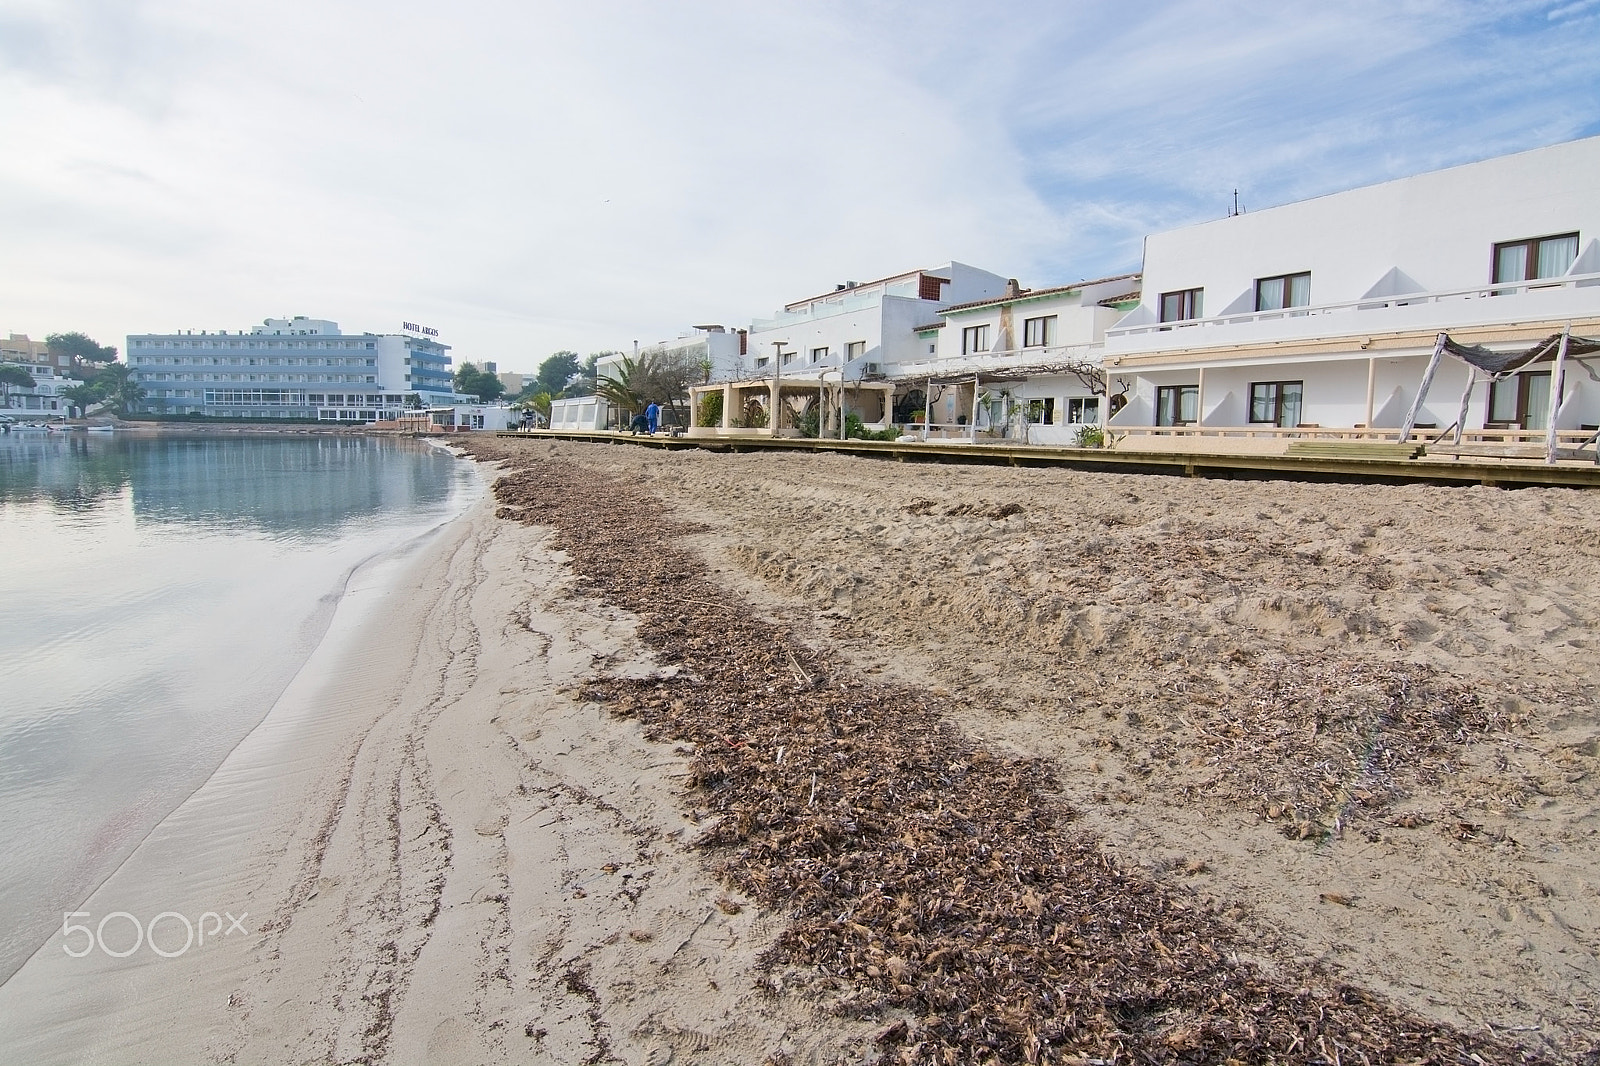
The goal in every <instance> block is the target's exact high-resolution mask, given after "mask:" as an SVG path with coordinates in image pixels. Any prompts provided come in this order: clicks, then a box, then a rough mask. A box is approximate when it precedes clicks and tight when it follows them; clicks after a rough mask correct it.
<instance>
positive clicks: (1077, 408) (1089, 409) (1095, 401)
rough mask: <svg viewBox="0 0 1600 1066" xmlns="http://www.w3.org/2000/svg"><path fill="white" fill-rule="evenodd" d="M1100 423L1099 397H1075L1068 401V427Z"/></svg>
mask: <svg viewBox="0 0 1600 1066" xmlns="http://www.w3.org/2000/svg"><path fill="white" fill-rule="evenodd" d="M1098 421H1100V398H1099V397H1097V396H1074V397H1069V398H1068V400H1067V425H1069V426H1073V425H1082V424H1083V423H1085V422H1098Z"/></svg>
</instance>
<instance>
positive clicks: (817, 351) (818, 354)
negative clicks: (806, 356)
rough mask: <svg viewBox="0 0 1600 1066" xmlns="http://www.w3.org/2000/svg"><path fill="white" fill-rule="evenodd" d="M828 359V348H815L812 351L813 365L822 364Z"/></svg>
mask: <svg viewBox="0 0 1600 1066" xmlns="http://www.w3.org/2000/svg"><path fill="white" fill-rule="evenodd" d="M826 358H828V349H826V348H813V349H811V361H812V362H813V363H820V362H822V361H823V360H824V359H826Z"/></svg>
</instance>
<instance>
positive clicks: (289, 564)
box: [0, 433, 483, 980]
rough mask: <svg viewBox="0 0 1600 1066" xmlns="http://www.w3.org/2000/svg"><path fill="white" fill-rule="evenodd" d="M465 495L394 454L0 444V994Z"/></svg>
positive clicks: (228, 443)
mask: <svg viewBox="0 0 1600 1066" xmlns="http://www.w3.org/2000/svg"><path fill="white" fill-rule="evenodd" d="M482 491H483V489H482V482H481V479H479V477H478V476H477V474H476V472H475V471H474V470H473V469H472V464H470V463H467V462H463V461H461V460H459V459H456V458H454V457H452V456H451V455H449V454H448V453H446V452H444V451H441V450H439V449H437V448H434V447H431V446H428V445H426V444H422V443H419V442H413V441H394V440H384V439H375V438H364V437H316V436H303V437H302V436H294V437H270V438H241V437H236V436H230V437H226V438H222V437H168V438H159V439H158V438H149V437H137V436H131V435H122V434H115V435H100V434H85V433H70V434H48V435H47V434H38V433H32V434H30V433H12V434H8V435H4V436H0V812H3V815H4V816H3V817H0V928H4V929H5V930H6V931H7V934H8V935H7V936H5V937H4V938H3V940H0V980H3V979H4V978H6V977H9V976H10V975H11V974H12V973H13V972H15V970H16V969H17V968H18V967H19V966H20V965H21V964H22V963H23V962H24V961H26V960H27V957H28V956H29V955H30V954H32V953H33V951H34V950H35V949H36V948H37V947H38V946H39V944H40V943H42V942H43V941H44V939H45V938H46V937H47V936H48V935H49V934H50V932H51V931H52V930H54V929H55V928H57V927H59V925H60V923H61V915H62V912H64V911H71V910H74V909H75V908H76V905H77V904H78V903H79V902H81V901H82V900H83V899H84V898H85V897H86V896H87V895H88V894H89V892H90V891H91V890H92V889H93V888H94V887H95V886H96V885H97V884H99V882H100V881H101V880H103V879H104V878H105V877H106V876H107V875H108V874H109V873H111V871H112V870H114V869H115V868H116V866H117V865H118V864H119V863H120V862H121V861H122V860H123V859H124V858H125V857H126V856H127V855H128V854H129V853H130V852H131V851H132V850H133V848H134V847H135V846H136V845H137V844H138V842H139V841H140V840H141V839H142V838H143V837H144V835H145V834H146V833H148V832H149V830H150V829H151V828H152V827H153V826H154V825H155V824H156V823H157V822H159V821H160V820H161V819H162V818H163V817H164V816H165V815H166V814H167V813H168V812H170V811H171V810H172V809H173V808H174V807H176V806H177V805H178V804H179V803H181V802H182V801H183V799H184V798H185V797H186V796H188V795H189V793H191V792H192V791H194V789H195V788H197V787H198V786H199V785H200V784H201V783H202V782H204V781H205V779H206V778H207V777H208V776H209V775H210V774H211V772H212V771H213V770H214V769H215V768H216V767H217V765H218V764H220V763H221V761H222V759H223V758H224V757H225V756H226V755H227V753H228V752H229V751H230V750H231V749H232V748H233V747H234V745H236V744H237V743H238V742H239V741H240V740H242V739H243V738H244V736H245V734H247V733H248V732H249V731H250V730H251V729H252V728H253V727H254V726H255V725H256V724H257V723H258V722H259V721H260V720H261V718H262V716H263V715H264V714H265V713H266V712H267V710H268V709H270V707H271V706H272V703H273V701H274V700H275V699H276V697H277V696H278V694H279V693H280V692H281V691H282V690H283V688H284V686H285V685H287V684H288V682H289V680H290V679H291V678H292V677H293V676H294V673H295V671H296V670H297V669H298V668H299V667H300V666H301V664H303V663H304V661H305V660H306V658H307V656H308V655H309V654H310V653H311V650H312V649H313V648H314V647H315V646H316V643H317V641H318V640H319V639H320V637H321V635H322V633H323V632H324V630H325V629H326V627H327V624H328V621H329V619H330V618H331V616H332V612H333V609H334V607H335V606H336V605H337V604H338V601H339V596H340V592H341V589H342V587H343V585H344V582H345V580H346V578H347V577H348V575H349V574H350V573H351V571H352V570H353V569H354V568H355V567H356V566H358V565H359V564H361V563H362V562H364V561H366V560H368V559H371V558H373V557H374V556H376V555H380V554H382V553H385V552H389V551H393V550H395V549H398V548H401V547H403V546H404V545H406V544H408V543H410V542H411V541H413V540H415V538H417V537H419V536H423V535H425V534H426V533H427V532H428V531H429V530H432V529H435V528H437V527H438V526H439V525H440V524H441V523H443V522H445V521H447V520H448V519H449V518H451V517H454V516H455V515H456V514H459V513H460V512H461V511H462V510H464V509H465V507H466V506H467V505H468V504H469V503H471V502H472V501H473V500H475V499H476V498H477V497H478V496H479V495H480V494H481V493H482Z"/></svg>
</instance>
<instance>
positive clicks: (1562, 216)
mask: <svg viewBox="0 0 1600 1066" xmlns="http://www.w3.org/2000/svg"><path fill="white" fill-rule="evenodd" d="M1597 190H1600V137H1590V138H1586V139H1584V140H1579V141H1570V142H1567V143H1565V144H1558V145H1553V146H1551V147H1548V148H1538V149H1534V150H1533V151H1529V152H1520V153H1518V154H1516V155H1509V156H1502V157H1499V158H1497V159H1490V160H1486V161H1484V162H1481V163H1470V164H1467V165H1465V166H1459V167H1452V168H1450V169H1449V170H1440V171H1434V172H1432V173H1429V174H1419V175H1416V176H1414V177H1408V178H1400V179H1398V180H1395V181H1389V182H1385V183H1383V184H1381V185H1372V186H1368V187H1366V188H1361V189H1352V190H1350V191H1348V192H1341V193H1333V194H1331V195H1328V196H1320V197H1317V198H1316V199H1312V200H1304V201H1301V202H1299V203H1293V204H1286V205H1284V206H1282V207H1273V208H1268V209H1266V210H1261V211H1250V212H1247V213H1245V214H1242V215H1237V216H1235V217H1232V218H1221V219H1217V220H1215V221H1212V222H1206V223H1202V224H1200V225H1197V226H1189V227H1186V228H1184V229H1176V230H1169V231H1167V232H1165V233H1155V234H1151V235H1150V236H1149V237H1147V238H1146V239H1145V262H1144V299H1143V303H1142V309H1143V310H1144V312H1145V317H1147V318H1148V319H1149V320H1150V321H1155V317H1156V312H1157V311H1158V310H1159V306H1160V304H1159V301H1160V297H1161V294H1162V293H1163V292H1172V291H1176V290H1179V289H1190V288H1204V289H1205V306H1204V309H1203V310H1204V314H1205V315H1206V316H1217V315H1221V314H1224V313H1227V308H1228V306H1229V304H1230V303H1232V302H1233V301H1234V300H1236V299H1237V298H1239V297H1241V296H1243V295H1246V294H1249V302H1250V306H1249V307H1247V308H1245V310H1254V296H1253V292H1254V289H1253V286H1254V283H1255V281H1256V279H1257V278H1263V277H1272V276H1275V275H1278V274H1288V273H1297V272H1300V271H1306V270H1309V271H1310V272H1311V303H1312V304H1313V305H1316V304H1327V303H1339V302H1343V301H1349V300H1359V299H1361V298H1362V297H1364V296H1365V295H1366V294H1367V292H1368V291H1369V290H1370V289H1371V288H1372V287H1373V286H1374V285H1375V284H1377V283H1378V281H1379V280H1380V279H1381V278H1383V276H1384V275H1385V274H1386V273H1388V271H1389V270H1390V269H1391V268H1396V267H1398V268H1399V269H1400V270H1401V271H1403V272H1404V273H1405V274H1406V275H1407V276H1408V277H1409V278H1411V279H1413V280H1414V281H1415V282H1416V283H1417V285H1418V286H1420V288H1421V289H1422V290H1426V291H1438V290H1449V289H1464V288H1470V287H1472V286H1475V285H1483V284H1486V283H1488V282H1489V281H1490V280H1491V279H1492V276H1493V274H1492V271H1493V267H1492V263H1491V259H1492V249H1493V246H1494V245H1495V244H1496V243H1499V242H1505V241H1515V240H1521V239H1524V238H1528V237H1544V236H1550V235H1552V234H1558V233H1569V232H1572V231H1574V230H1576V231H1578V234H1579V240H1578V250H1579V254H1580V255H1582V253H1583V252H1584V250H1585V249H1587V248H1588V247H1589V244H1590V242H1591V241H1593V240H1594V239H1595V238H1596V236H1600V192H1597Z"/></svg>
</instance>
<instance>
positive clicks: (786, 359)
mask: <svg viewBox="0 0 1600 1066" xmlns="http://www.w3.org/2000/svg"><path fill="white" fill-rule="evenodd" d="M799 354H800V353H799V352H784V353H783V365H784V366H788V365H789V364H790V363H792V362H794V357H795V356H797V355H799Z"/></svg>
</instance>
